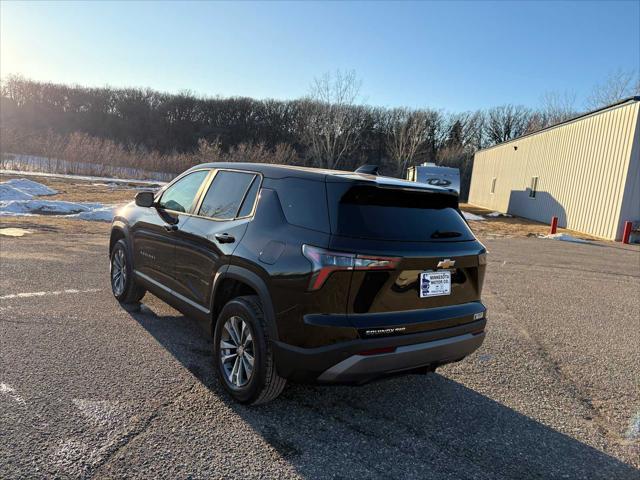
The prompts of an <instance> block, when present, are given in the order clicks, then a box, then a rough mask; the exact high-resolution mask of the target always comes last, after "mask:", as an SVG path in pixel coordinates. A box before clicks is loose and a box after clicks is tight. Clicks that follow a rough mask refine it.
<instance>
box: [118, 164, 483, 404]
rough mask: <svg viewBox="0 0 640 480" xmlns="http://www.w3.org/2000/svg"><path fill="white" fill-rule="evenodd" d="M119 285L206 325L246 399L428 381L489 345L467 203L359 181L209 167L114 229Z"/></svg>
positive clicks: (400, 183) (133, 299)
mask: <svg viewBox="0 0 640 480" xmlns="http://www.w3.org/2000/svg"><path fill="white" fill-rule="evenodd" d="M109 251H110V256H111V285H112V289H113V293H114V295H115V296H116V298H117V299H118V300H119V301H120V302H122V303H124V304H128V303H134V304H135V303H137V302H139V301H140V299H141V298H142V296H143V295H144V294H145V292H146V291H147V290H148V291H149V292H151V293H153V294H154V295H156V296H158V297H160V298H162V299H163V300H165V301H166V302H167V303H169V304H171V305H173V306H174V307H175V308H177V309H178V310H180V311H181V312H183V313H184V314H185V315H189V316H192V317H196V318H198V319H200V320H202V321H206V322H207V323H208V325H210V329H211V334H212V335H213V338H214V341H213V348H214V359H215V367H216V369H217V370H218V372H219V374H220V378H221V381H222V383H223V385H224V386H225V387H226V389H227V390H228V391H229V393H230V394H231V395H232V396H233V397H234V398H235V399H236V400H238V401H240V402H243V403H261V402H266V401H268V400H271V399H273V398H275V397H276V396H277V395H278V394H279V393H280V392H281V391H282V389H283V388H284V385H285V383H286V380H287V379H290V380H292V381H301V382H306V381H315V382H326V383H336V382H338V383H362V382H365V381H368V380H371V379H373V378H375V377H379V376H382V375H386V374H392V373H398V372H428V371H433V370H434V369H435V368H436V367H437V366H439V365H442V364H445V363H450V362H455V361H458V360H461V359H463V358H464V357H465V356H467V355H469V354H470V353H471V352H473V351H474V350H476V349H477V348H478V347H479V346H480V344H481V343H482V341H483V339H484V335H485V334H484V329H485V324H486V309H485V307H484V305H483V304H482V303H481V302H480V292H481V289H482V282H483V279H484V273H485V264H486V250H485V247H484V246H483V245H482V244H481V243H480V242H478V240H477V239H476V238H475V237H474V235H473V233H472V232H471V230H470V229H469V227H468V225H467V223H466V221H465V220H464V218H463V216H462V214H461V213H460V211H459V209H458V197H457V195H456V193H455V192H453V191H449V190H447V189H444V188H440V187H435V186H429V185H422V184H418V183H414V182H409V181H404V180H398V179H394V178H388V177H381V176H376V175H369V174H360V173H357V172H344V171H334V170H321V169H312V168H298V167H287V166H280V165H264V164H250V163H234V164H227V163H210V164H203V165H199V166H197V167H193V168H191V169H190V170H188V171H186V172H185V173H183V174H182V175H180V176H179V177H178V178H176V179H175V180H174V181H173V182H171V183H170V184H169V185H167V186H166V187H165V188H163V189H162V190H161V191H160V192H158V193H155V194H154V193H152V192H140V193H138V195H137V196H136V200H135V203H131V204H129V205H127V206H126V207H124V208H123V209H122V210H121V211H120V212H118V214H117V215H116V217H115V218H114V221H113V227H112V230H111V241H110V244H109Z"/></svg>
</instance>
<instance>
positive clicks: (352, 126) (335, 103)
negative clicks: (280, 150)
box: [303, 70, 363, 168]
mask: <svg viewBox="0 0 640 480" xmlns="http://www.w3.org/2000/svg"><path fill="white" fill-rule="evenodd" d="M360 87H361V82H360V81H359V80H358V78H357V76H356V74H355V72H353V71H350V72H346V73H342V72H341V71H339V70H338V71H337V72H336V73H335V74H331V73H326V74H324V75H323V76H322V77H320V78H316V79H315V80H314V82H313V85H312V87H311V92H310V94H309V97H308V99H307V101H306V102H305V107H306V108H305V110H306V115H305V117H306V118H305V125H304V130H303V136H304V141H305V143H306V144H307V146H308V147H309V154H310V155H311V157H312V158H313V160H314V161H315V162H316V163H317V164H319V165H322V166H325V167H328V168H336V167H337V166H338V164H339V163H340V161H341V160H342V159H343V158H344V157H345V156H346V155H348V154H349V153H351V152H352V151H353V150H354V149H355V148H356V147H357V145H358V142H359V136H360V133H361V130H360V128H359V127H360V124H361V123H362V120H363V118H362V115H361V113H362V110H361V109H359V108H357V107H356V103H357V102H358V100H359V99H360Z"/></svg>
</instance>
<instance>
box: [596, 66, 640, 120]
mask: <svg viewBox="0 0 640 480" xmlns="http://www.w3.org/2000/svg"><path fill="white" fill-rule="evenodd" d="M633 95H640V76H639V75H638V73H637V72H635V71H633V70H622V69H621V68H620V69H618V70H616V71H614V72H611V73H610V74H609V76H608V77H607V78H606V79H605V81H604V82H603V83H601V84H598V85H596V86H595V87H594V88H593V90H592V92H591V95H589V97H588V98H587V104H586V105H587V108H588V109H590V110H595V109H597V108H600V107H605V106H607V105H611V104H612V103H616V102H617V101H619V100H622V99H623V98H626V97H631V96H633Z"/></svg>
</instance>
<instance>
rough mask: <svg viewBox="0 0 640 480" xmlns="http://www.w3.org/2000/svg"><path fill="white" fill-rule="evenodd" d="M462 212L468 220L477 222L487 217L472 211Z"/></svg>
mask: <svg viewBox="0 0 640 480" xmlns="http://www.w3.org/2000/svg"><path fill="white" fill-rule="evenodd" d="M462 214H463V215H464V218H466V219H467V220H473V221H475V222H477V221H480V220H484V219H485V218H484V217H482V216H480V215H475V214H473V213H470V212H462Z"/></svg>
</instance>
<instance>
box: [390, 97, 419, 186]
mask: <svg viewBox="0 0 640 480" xmlns="http://www.w3.org/2000/svg"><path fill="white" fill-rule="evenodd" d="M428 128H429V121H428V117H427V114H426V112H424V111H421V110H409V109H407V108H396V109H394V110H391V111H390V112H389V114H388V116H387V126H386V130H387V140H386V147H387V153H388V154H389V156H390V157H391V159H392V160H393V161H394V162H395V164H396V167H397V169H398V173H399V176H400V177H404V174H405V171H406V169H407V166H408V165H409V164H410V163H412V162H413V159H414V158H415V156H416V153H417V152H418V149H419V148H420V146H421V145H422V144H423V143H424V141H425V140H426V138H427V134H428Z"/></svg>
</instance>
